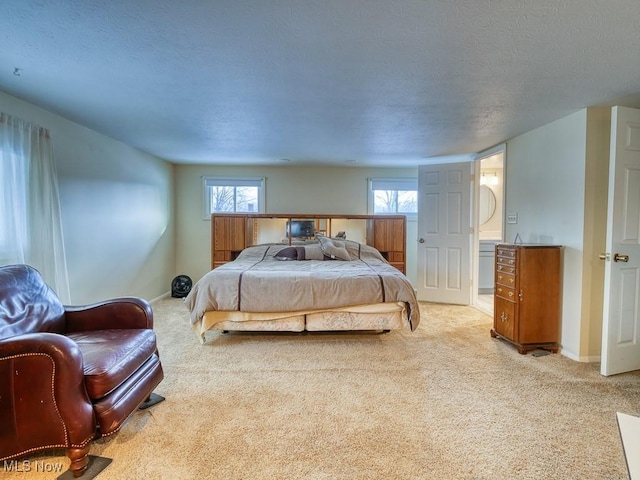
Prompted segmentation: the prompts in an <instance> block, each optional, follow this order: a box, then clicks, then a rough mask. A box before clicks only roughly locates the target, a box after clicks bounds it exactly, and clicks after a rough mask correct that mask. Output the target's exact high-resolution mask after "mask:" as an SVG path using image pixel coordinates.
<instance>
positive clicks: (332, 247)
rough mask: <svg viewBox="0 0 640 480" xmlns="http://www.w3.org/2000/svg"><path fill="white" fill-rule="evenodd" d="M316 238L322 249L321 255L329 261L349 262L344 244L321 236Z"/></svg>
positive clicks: (349, 258)
mask: <svg viewBox="0 0 640 480" xmlns="http://www.w3.org/2000/svg"><path fill="white" fill-rule="evenodd" d="M316 238H317V239H318V240H319V241H320V248H321V249H322V253H324V255H325V257H328V258H330V259H331V260H346V261H350V260H351V257H350V256H349V252H347V249H346V248H345V243H344V242H341V241H340V240H335V239H333V238H329V237H324V236H322V235H316Z"/></svg>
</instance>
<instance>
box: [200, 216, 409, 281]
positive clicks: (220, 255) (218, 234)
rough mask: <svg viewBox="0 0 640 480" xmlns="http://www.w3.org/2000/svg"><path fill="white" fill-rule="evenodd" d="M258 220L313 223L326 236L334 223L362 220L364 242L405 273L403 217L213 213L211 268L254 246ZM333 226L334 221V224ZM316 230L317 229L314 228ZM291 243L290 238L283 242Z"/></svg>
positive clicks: (405, 242) (404, 225)
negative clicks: (364, 228) (363, 223)
mask: <svg viewBox="0 0 640 480" xmlns="http://www.w3.org/2000/svg"><path fill="white" fill-rule="evenodd" d="M261 219H282V220H283V221H291V220H314V221H316V225H322V226H323V227H324V228H322V230H323V231H324V232H325V233H326V235H327V236H333V235H335V234H336V233H337V232H333V231H332V229H331V222H332V221H335V220H364V221H365V223H366V241H365V243H366V244H367V245H371V246H372V247H374V248H376V249H377V250H379V251H380V253H381V254H382V255H383V256H384V257H385V258H386V259H387V260H388V261H389V263H390V264H391V265H393V266H394V267H396V268H397V269H398V270H400V271H401V272H402V273H406V267H405V265H406V244H407V240H406V237H407V218H406V217H405V216H404V215H335V214H329V215H322V214H316V213H312V214H301V213H295V214H281V213H278V214H273V213H214V214H213V215H211V268H212V269H214V268H216V267H219V266H220V265H223V264H225V263H227V262H230V261H232V260H234V259H235V258H236V257H237V256H238V255H239V254H240V252H241V251H242V250H244V249H245V248H246V247H249V246H251V245H255V244H256V241H257V239H258V232H259V229H260V220H261ZM334 223H335V222H334ZM317 229H318V228H317ZM287 242H288V243H291V238H288V240H284V243H287Z"/></svg>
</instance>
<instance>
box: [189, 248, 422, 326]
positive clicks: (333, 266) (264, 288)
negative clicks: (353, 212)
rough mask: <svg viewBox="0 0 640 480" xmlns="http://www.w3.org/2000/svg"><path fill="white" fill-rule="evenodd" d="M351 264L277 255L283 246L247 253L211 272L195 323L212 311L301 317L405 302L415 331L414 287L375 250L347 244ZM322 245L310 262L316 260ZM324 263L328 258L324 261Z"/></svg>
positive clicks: (194, 300)
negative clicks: (307, 313) (315, 312)
mask: <svg viewBox="0 0 640 480" xmlns="http://www.w3.org/2000/svg"><path fill="white" fill-rule="evenodd" d="M346 244H347V250H348V253H349V260H348V261H346V260H341V259H337V257H335V256H334V258H336V259H329V258H330V256H325V257H324V258H325V260H302V261H301V260H295V259H283V258H284V257H283V256H282V255H276V254H278V253H279V252H281V251H283V248H285V246H283V245H281V244H269V245H257V246H254V247H249V248H246V249H245V250H243V251H242V252H241V254H240V255H239V257H238V258H237V259H236V260H234V261H233V262H229V263H226V264H225V265H222V266H221V267H218V268H216V269H215V270H211V271H210V272H209V273H207V274H206V275H205V276H204V277H202V278H201V279H200V280H199V281H198V282H197V283H196V284H195V285H194V286H193V288H192V290H191V292H190V293H189V295H188V296H187V297H186V299H185V302H186V304H187V307H188V308H189V311H190V314H191V315H190V316H191V322H192V323H196V322H197V321H199V320H201V319H202V316H203V315H204V313H205V312H206V311H210V310H221V311H245V312H295V311H303V310H319V309H325V308H338V307H347V306H354V305H365V304H372V303H384V302H394V303H395V302H405V303H406V305H407V313H408V318H409V323H410V325H411V330H415V329H416V328H417V327H418V323H419V321H420V313H419V310H418V302H417V300H416V296H415V292H414V289H413V286H412V285H411V283H410V282H409V280H408V279H407V277H406V276H405V275H403V274H402V272H400V271H399V270H397V269H396V268H394V267H392V266H391V265H390V264H389V263H387V261H386V260H385V259H384V258H383V257H382V255H381V254H380V252H378V251H377V250H376V249H374V248H373V247H369V246H367V245H364V244H359V243H356V242H346ZM315 248H319V247H316V246H310V247H308V250H309V252H310V253H308V254H307V256H306V258H316V257H317V255H315V253H316V252H315V250H314V249H315ZM320 258H322V257H321V256H320Z"/></svg>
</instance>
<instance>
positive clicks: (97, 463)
mask: <svg viewBox="0 0 640 480" xmlns="http://www.w3.org/2000/svg"><path fill="white" fill-rule="evenodd" d="M112 461H113V459H111V458H107V457H98V456H96V455H89V464H88V465H87V469H86V470H85V472H84V474H83V475H82V476H81V477H79V478H81V479H82V480H91V479H93V478H96V477H97V476H98V475H99V474H100V472H102V471H103V470H104V469H105V468H107V467H108V466H109V464H110V463H111V462H112ZM58 480H75V477H74V476H73V472H72V471H71V470H67V471H66V472H64V473H63V474H62V475H60V476H59V477H58Z"/></svg>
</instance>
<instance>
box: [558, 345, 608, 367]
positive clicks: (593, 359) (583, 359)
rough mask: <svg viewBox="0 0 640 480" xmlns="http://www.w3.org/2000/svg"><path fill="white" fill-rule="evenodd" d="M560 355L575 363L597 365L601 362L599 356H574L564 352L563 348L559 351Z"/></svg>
mask: <svg viewBox="0 0 640 480" xmlns="http://www.w3.org/2000/svg"><path fill="white" fill-rule="evenodd" d="M560 354H561V355H564V356H565V357H567V358H569V359H571V360H574V361H576V362H582V363H597V362H599V361H600V360H601V356H600V355H583V356H580V355H576V354H575V353H574V352H569V351H567V350H565V349H564V348H563V349H562V350H560Z"/></svg>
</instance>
